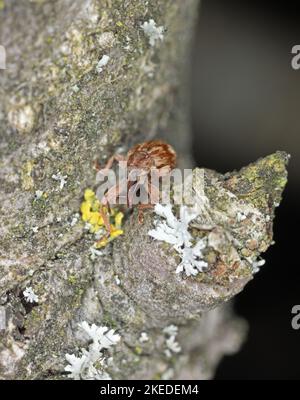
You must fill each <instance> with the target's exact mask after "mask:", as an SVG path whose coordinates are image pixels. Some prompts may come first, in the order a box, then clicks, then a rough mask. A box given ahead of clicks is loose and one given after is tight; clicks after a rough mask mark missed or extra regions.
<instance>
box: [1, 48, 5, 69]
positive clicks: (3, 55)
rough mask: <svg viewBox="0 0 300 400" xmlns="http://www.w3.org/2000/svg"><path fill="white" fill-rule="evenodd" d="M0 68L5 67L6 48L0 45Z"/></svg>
mask: <svg viewBox="0 0 300 400" xmlns="http://www.w3.org/2000/svg"><path fill="white" fill-rule="evenodd" d="M0 69H6V50H5V47H4V46H2V45H0Z"/></svg>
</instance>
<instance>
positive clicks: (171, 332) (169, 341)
mask: <svg viewBox="0 0 300 400" xmlns="http://www.w3.org/2000/svg"><path fill="white" fill-rule="evenodd" d="M163 333H164V334H165V335H166V342H165V343H166V349H165V351H164V353H165V355H166V356H167V357H168V358H171V357H172V353H175V354H176V353H180V352H181V347H180V345H179V343H178V342H176V336H177V333H178V328H177V326H175V325H170V326H167V327H166V328H164V329H163Z"/></svg>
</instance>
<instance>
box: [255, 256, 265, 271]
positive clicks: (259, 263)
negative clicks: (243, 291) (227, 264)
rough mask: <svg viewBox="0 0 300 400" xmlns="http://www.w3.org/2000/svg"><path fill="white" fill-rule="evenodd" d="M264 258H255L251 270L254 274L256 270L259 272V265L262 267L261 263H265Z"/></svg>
mask: <svg viewBox="0 0 300 400" xmlns="http://www.w3.org/2000/svg"><path fill="white" fill-rule="evenodd" d="M265 263H266V260H263V259H261V260H256V261H254V262H253V263H252V271H253V273H254V274H256V273H257V272H259V270H260V267H262V266H263V265H265Z"/></svg>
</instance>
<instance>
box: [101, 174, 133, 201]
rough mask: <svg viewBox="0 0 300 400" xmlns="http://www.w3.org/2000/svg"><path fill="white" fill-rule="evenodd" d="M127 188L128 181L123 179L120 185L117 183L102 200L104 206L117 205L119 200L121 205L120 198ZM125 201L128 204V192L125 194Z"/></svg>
mask: <svg viewBox="0 0 300 400" xmlns="http://www.w3.org/2000/svg"><path fill="white" fill-rule="evenodd" d="M126 187H127V180H126V179H123V180H121V181H120V182H119V183H117V184H116V185H115V186H112V187H111V188H110V189H108V191H107V192H106V193H105V195H104V196H103V197H102V199H101V203H102V204H103V205H106V204H111V205H116V204H117V199H118V198H119V204H121V203H120V198H121V195H122V193H123V189H124V188H125V189H126ZM124 197H125V201H126V203H125V204H127V190H126V193H124Z"/></svg>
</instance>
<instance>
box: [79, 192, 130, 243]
mask: <svg viewBox="0 0 300 400" xmlns="http://www.w3.org/2000/svg"><path fill="white" fill-rule="evenodd" d="M80 211H81V218H82V220H83V221H84V222H86V223H88V224H89V231H90V233H98V232H100V231H103V237H102V239H100V240H98V242H96V243H95V247H96V248H100V247H105V246H106V245H107V244H108V243H109V242H111V241H112V240H114V239H115V238H117V237H118V236H120V235H123V233H124V232H123V230H122V229H121V228H122V220H123V217H124V214H123V213H122V212H121V211H118V210H117V209H115V208H111V209H108V208H107V207H105V206H103V205H102V204H101V203H100V201H99V200H98V199H97V197H96V194H95V192H94V191H93V190H91V189H86V190H85V192H84V201H83V202H82V203H81V206H80ZM105 216H106V217H107V222H108V224H109V229H108V227H107V226H106V225H107V224H105V221H104V218H105Z"/></svg>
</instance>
